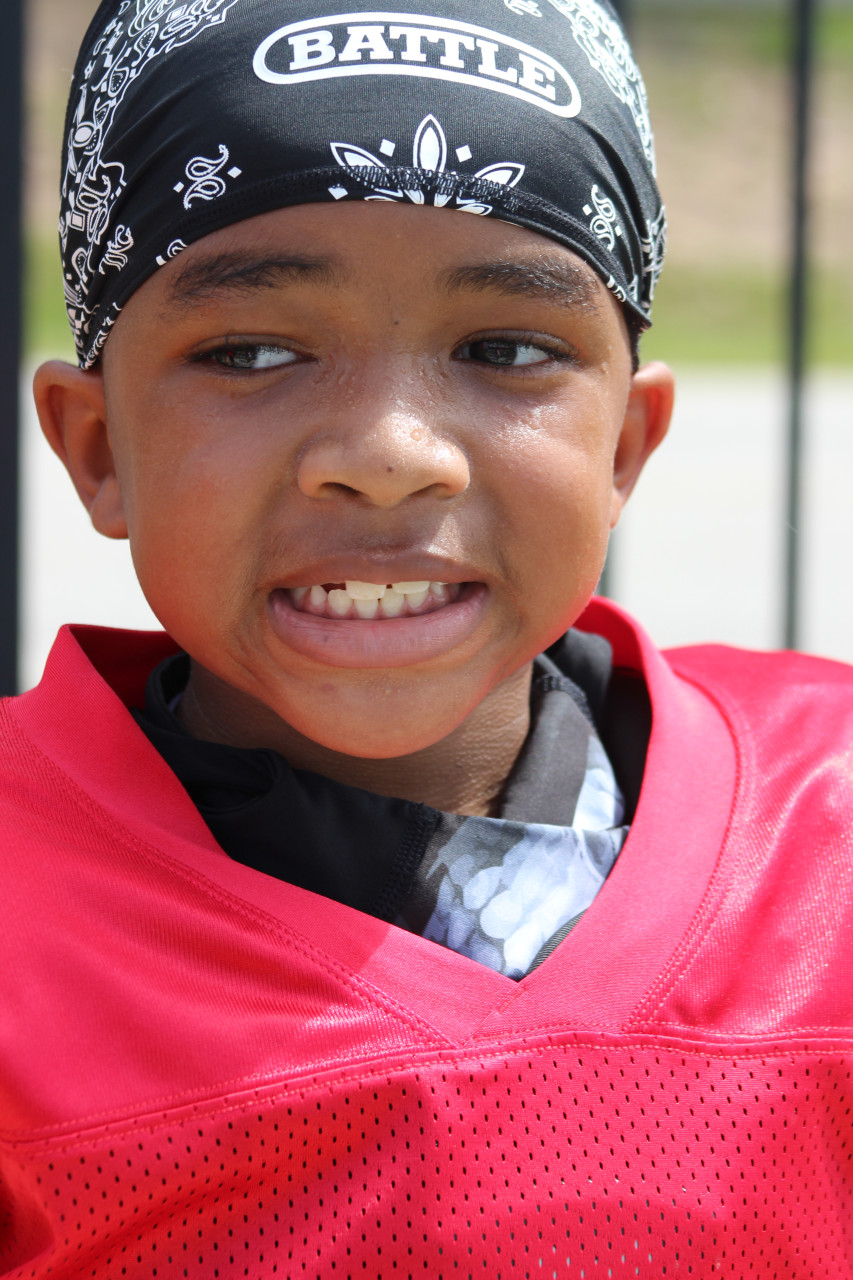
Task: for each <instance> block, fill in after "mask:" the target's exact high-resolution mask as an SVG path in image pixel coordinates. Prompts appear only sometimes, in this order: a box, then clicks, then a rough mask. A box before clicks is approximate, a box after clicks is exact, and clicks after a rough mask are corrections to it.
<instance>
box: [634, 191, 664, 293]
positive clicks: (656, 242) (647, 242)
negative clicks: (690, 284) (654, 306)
mask: <svg viewBox="0 0 853 1280" xmlns="http://www.w3.org/2000/svg"><path fill="white" fill-rule="evenodd" d="M640 245H641V248H642V250H643V263H644V265H645V270H646V275H647V276H648V280H649V302H651V300H652V298H653V297H654V296H655V289H656V288H657V283H658V280H659V279H660V273H661V271H662V270H663V260H664V256H665V254H666V209H664V208H662V209H661V211H660V213H659V214H658V216H657V217H656V218H655V220H654V222H651V223H649V224H648V225H647V227H646V233H645V235H644V236H643V238H642V240H641V241H640Z"/></svg>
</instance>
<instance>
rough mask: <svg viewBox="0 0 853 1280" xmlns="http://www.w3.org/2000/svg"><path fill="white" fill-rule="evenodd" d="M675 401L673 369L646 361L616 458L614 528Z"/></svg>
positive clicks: (632, 395)
mask: <svg viewBox="0 0 853 1280" xmlns="http://www.w3.org/2000/svg"><path fill="white" fill-rule="evenodd" d="M674 401H675V379H674V377H673V375H672V370H671V369H670V368H669V367H668V366H667V365H665V364H662V363H661V362H660V361H659V360H655V361H652V363H650V364H646V365H643V367H642V369H640V370H639V372H638V373H635V374H634V376H633V378H632V379H631V391H630V394H629V396H628V407H627V408H626V410H625V420H624V422H623V423H622V430H621V432H620V435H619V441H618V443H617V445H616V455H615V457H614V460H613V494H612V497H611V502H610V527H611V529H612V528H614V527H615V526H616V523H617V522H618V520H619V517H620V515H621V514H622V508H623V507H624V506H625V503H626V502H627V501H628V498H629V497H630V494H631V490H632V489H633V488H634V485H635V484H636V483H637V480H638V479H639V475H640V472H641V471H642V469H643V467H644V466H645V465H646V460H647V459H648V458H649V457H650V456H651V455H652V454H653V453H654V451H655V449H656V448H657V447H658V445H659V444H660V442H661V441H662V440H663V438H664V436H665V435H666V433H667V431H668V430H669V423H670V419H671V418H672V407H673V403H674Z"/></svg>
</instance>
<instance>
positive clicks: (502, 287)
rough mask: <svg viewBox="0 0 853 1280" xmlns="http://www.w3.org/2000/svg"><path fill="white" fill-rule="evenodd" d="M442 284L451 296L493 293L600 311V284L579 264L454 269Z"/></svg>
mask: <svg viewBox="0 0 853 1280" xmlns="http://www.w3.org/2000/svg"><path fill="white" fill-rule="evenodd" d="M443 283H444V286H445V288H446V289H447V290H448V291H449V292H451V293H456V292H461V291H463V290H468V289H471V290H481V291H484V292H485V291H486V290H488V291H494V292H495V293H503V294H508V295H510V296H518V295H522V296H524V297H528V298H534V299H537V300H540V301H543V302H556V303H558V304H559V305H562V306H565V307H569V308H571V309H572V310H576V311H597V310H598V309H599V307H600V305H601V302H600V291H599V287H598V280H597V279H596V277H595V276H593V275H592V273H591V272H590V271H587V270H586V268H585V267H583V266H581V265H580V263H574V262H570V261H568V260H567V261H565V262H555V261H553V260H544V259H538V260H534V261H531V262H525V263H519V262H517V261H512V262H483V263H479V264H477V265H475V266H463V267H453V268H451V269H450V270H448V271H446V272H445V273H444V277H443Z"/></svg>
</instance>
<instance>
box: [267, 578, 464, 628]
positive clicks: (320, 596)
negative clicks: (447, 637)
mask: <svg viewBox="0 0 853 1280" xmlns="http://www.w3.org/2000/svg"><path fill="white" fill-rule="evenodd" d="M430 593H432V597H433V601H434V602H435V604H436V605H438V604H444V603H445V602H447V600H448V598H449V595H450V592H449V589H448V584H447V583H446V582H429V581H427V580H426V579H423V580H422V581H420V582H391V583H379V582H360V581H358V580H356V579H350V580H348V581H347V582H346V583H345V585H344V586H343V587H333V588H332V589H331V590H330V591H326V589H325V587H323V586H320V585H317V586H313V587H293V588H292V589H291V591H290V595H291V597H292V598H293V600H294V601H295V602H296V604H301V602H302V601H303V600H304V599H305V597H306V596H307V597H308V601H307V603H308V604H310V606H311V608H312V610H316V611H318V612H320V611H322V612H325V611H326V609H327V608H328V610H329V611H330V612H331V613H332V614H334V615H337V616H338V617H346V616H348V615H349V614H350V613H351V612H352V611H353V609H354V610H355V614H356V616H358V617H360V618H374V617H376V616H383V617H386V618H395V617H399V616H400V614H402V613H403V612H404V610H405V609H406V607H407V606H408V608H409V609H410V610H411V609H420V608H421V606H422V605H423V604H425V603H426V600H427V597H428V596H429V595H430ZM380 601H381V604H380Z"/></svg>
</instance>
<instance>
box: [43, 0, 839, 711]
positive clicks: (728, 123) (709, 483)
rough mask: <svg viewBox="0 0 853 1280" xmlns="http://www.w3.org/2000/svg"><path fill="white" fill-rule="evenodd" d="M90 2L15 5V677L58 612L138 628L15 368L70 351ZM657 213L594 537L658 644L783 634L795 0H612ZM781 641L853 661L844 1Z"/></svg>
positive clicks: (821, 64) (830, 28) (825, 79)
mask: <svg viewBox="0 0 853 1280" xmlns="http://www.w3.org/2000/svg"><path fill="white" fill-rule="evenodd" d="M176 3H177V0H176ZM96 7H97V5H96V0H27V3H26V7H25V48H26V87H25V129H26V132H25V147H24V154H25V169H26V189H25V204H24V244H25V283H24V301H25V330H24V333H25V337H24V350H23V372H22V379H23V386H22V397H21V403H22V415H23V436H22V448H21V460H20V464H21V511H20V529H21V556H22V558H21V564H20V583H21V589H20V596H21V599H20V644H19V678H20V684H21V687H23V688H26V687H29V686H30V685H31V684H33V683H34V682H35V681H37V680H38V678H39V675H40V673H41V669H42V666H43V664H44V659H45V656H46V653H47V650H48V648H49V646H50V644H51V642H52V639H53V636H54V634H55V632H56V629H57V628H58V626H59V625H60V624H61V623H63V622H67V621H79V622H102V623H108V624H111V625H118V626H145V627H147V626H155V625H156V621H155V619H154V618H153V616H152V615H151V614H150V612H149V610H148V608H147V605H146V604H145V601H144V599H143V598H142V596H141V593H140V591H139V589H138V587H137V585H136V581H135V578H134V576H133V571H132V566H131V562H130V556H129V553H128V550H127V547H126V545H125V544H123V543H111V542H108V541H106V540H105V539H102V538H99V537H98V535H96V534H95V533H94V532H93V531H92V530H91V528H90V527H89V525H88V521H87V518H86V515H85V512H84V511H83V509H82V507H80V505H79V503H78V501H77V499H76V497H75V495H74V493H73V491H72V489H71V486H70V484H69V482H68V480H67V479H66V477H65V475H64V472H63V471H62V468H61V466H60V464H59V463H58V462H57V460H56V459H55V458H54V457H53V455H52V454H51V453H50V451H49V450H48V449H47V446H46V445H45V444H44V443H43V441H42V440H41V438H40V436H39V433H38V429H37V424H36V421H35V416H34V414H33V412H32V410H31V408H30V402H31V396H30V392H29V382H30V379H31V375H32V369H33V367H34V366H35V364H36V363H37V362H38V361H39V360H41V359H43V358H45V357H47V356H54V355H58V356H62V357H64V358H68V359H71V358H72V344H71V340H70V335H69V331H68V328H67V323H66V320H65V316H64V311H63V308H62V301H61V298H62V288H61V274H60V268H59V258H58V250H57V237H56V221H57V216H58V196H57V188H58V182H59V154H60V146H61V136H62V119H63V113H64V108H65V100H66V95H67V91H68V85H69V82H70V77H71V69H72V66H73V62H74V57H75V54H76V49H77V45H78V44H79V41H80V39H81V37H82V35H83V32H84V30H85V28H86V26H87V24H88V22H89V19H90V18H91V16H92V14H93V13H94V11H95V8H96ZM624 8H625V9H626V11H627V12H626V18H627V20H628V22H629V24H630V31H631V36H632V41H633V44H634V48H635V51H636V53H637V57H638V60H639V62H640V65H641V67H642V70H643V72H644V75H645V78H646V85H647V88H648V93H649V98H650V105H651V112H652V120H653V123H654V126H655V134H656V139H657V152H658V167H659V177H660V183H661V187H662V189H663V193H664V198H665V200H666V203H667V208H668V212H669V221H670V240H669V255H668V260H667V266H666V268H665V270H664V274H663V277H662V280H661V284H660V286H659V290H658V295H657V298H656V301H655V324H654V328H653V329H652V330H651V332H650V333H649V334H648V335H647V336H646V338H645V339H644V344H643V358H644V359H666V360H667V361H668V362H669V363H670V364H671V365H672V366H673V368H674V369H675V372H676V374H677V377H678V384H679V392H680V393H679V400H678V407H677V412H676V418H675V422H674V424H673V429H672V432H671V434H670V437H669V439H668V441H667V442H666V444H665V445H664V447H663V449H662V450H661V451H660V452H659V453H658V455H656V456H655V457H654V458H653V459H652V461H651V463H650V464H649V467H648V469H647V472H646V474H645V475H644V477H643V479H642V480H641V483H640V485H639V487H638V489H637V491H636V494H635V495H634V497H633V498H632V501H631V504H630V506H629V509H628V511H627V512H626V515H625V517H624V520H623V522H622V524H621V526H620V528H619V530H618V531H617V534H616V536H615V538H614V540H613V545H612V549H611V556H610V561H609V565H608V570H607V580H606V585H607V590H608V592H609V594H611V595H612V596H613V597H614V598H615V599H616V600H617V601H619V602H620V603H622V604H624V605H625V606H626V607H627V608H629V609H630V610H631V611H632V612H633V613H634V614H636V615H637V616H638V617H639V619H640V620H641V621H642V622H643V623H644V624H645V626H646V627H647V628H648V630H650V632H651V633H652V635H653V637H654V638H655V640H656V641H657V642H658V643H660V644H662V645H673V644H684V643H692V642H695V641H703V640H715V641H722V642H725V643H730V644H739V645H746V646H750V647H762V648H768V647H780V646H781V645H782V644H783V643H784V642H785V637H786V631H785V580H786V568H785V553H786V522H787V515H786V457H787V447H788V445H787V439H788V417H789V410H788V373H787V362H788V358H789V344H790V339H789V332H788V325H789V320H788V291H789V276H790V254H791V229H792V199H791V190H792V179H791V166H792V159H791V155H792V136H793V119H794V101H795V90H794V83H793V78H792V74H791V58H792V53H791V50H792V38H793V20H792V14H793V12H794V5H793V4H792V3H790V0H624ZM813 10H814V27H813V33H814V96H813V102H812V121H811V153H810V158H809V168H808V191H809V217H810V224H809V225H810V231H809V237H808V245H809V260H810V287H809V309H808V320H809V323H808V328H807V341H806V357H807V368H808V376H807V379H806V383H805V392H804V401H803V429H804V444H803V455H802V460H801V464H800V467H799V474H800V479H801V483H802V493H803V505H802V514H801V519H800V521H799V523H800V528H799V530H798V533H799V551H798V557H799V565H800V603H799V608H798V627H797V632H796V643H797V646H798V647H801V648H805V649H810V650H812V651H815V652H820V653H823V654H825V655H827V656H832V657H838V658H842V659H845V660H847V661H853V591H851V587H850V575H849V573H848V570H847V568H846V567H845V566H846V565H847V563H848V556H849V555H850V554H851V551H853V501H851V497H850V489H851V480H850V477H851V475H853V252H852V251H851V237H853V0H816V2H815V3H814V5H813Z"/></svg>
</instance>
